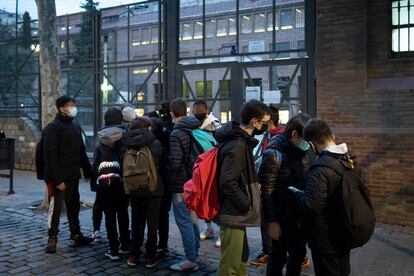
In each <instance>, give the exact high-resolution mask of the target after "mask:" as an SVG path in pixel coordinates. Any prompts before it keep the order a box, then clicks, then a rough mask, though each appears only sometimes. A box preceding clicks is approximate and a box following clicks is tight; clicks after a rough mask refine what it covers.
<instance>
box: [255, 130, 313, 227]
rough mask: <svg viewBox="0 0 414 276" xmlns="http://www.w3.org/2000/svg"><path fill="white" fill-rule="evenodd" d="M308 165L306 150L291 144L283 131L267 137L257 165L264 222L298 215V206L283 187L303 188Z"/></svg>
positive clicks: (289, 218) (288, 218)
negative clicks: (264, 149)
mask: <svg viewBox="0 0 414 276" xmlns="http://www.w3.org/2000/svg"><path fill="white" fill-rule="evenodd" d="M277 151H278V152H279V156H280V157H281V161H282V162H281V164H280V157H279V158H278V154H277ZM279 168H280V169H279ZM308 168H309V162H308V158H306V152H305V151H303V150H301V149H299V148H298V147H296V146H295V145H293V144H292V143H291V142H290V141H289V138H288V137H287V136H286V135H285V134H279V135H277V136H274V137H272V139H270V141H269V144H268V146H267V150H266V152H265V153H264V155H263V159H262V163H261V166H260V169H259V182H260V184H261V190H262V206H263V215H264V219H265V220H266V221H267V222H272V221H282V220H283V221H287V220H297V219H299V217H300V207H299V205H298V202H297V200H296V198H295V196H294V194H293V193H292V192H291V191H290V190H288V188H287V187H289V186H294V187H296V188H298V189H300V190H303V189H304V187H305V177H306V171H307V169H308Z"/></svg>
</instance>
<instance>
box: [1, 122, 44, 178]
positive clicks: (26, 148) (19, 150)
mask: <svg viewBox="0 0 414 276" xmlns="http://www.w3.org/2000/svg"><path fill="white" fill-rule="evenodd" d="M0 129H3V130H4V132H5V134H6V137H7V138H14V139H16V142H15V147H16V155H15V168H16V169H23V170H32V171H34V170H36V166H35V153H36V145H37V142H38V141H39V140H40V137H41V131H40V130H39V128H38V126H36V125H35V123H34V122H33V121H32V120H30V119H28V118H24V117H21V118H0Z"/></svg>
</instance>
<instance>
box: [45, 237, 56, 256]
mask: <svg viewBox="0 0 414 276" xmlns="http://www.w3.org/2000/svg"><path fill="white" fill-rule="evenodd" d="M56 244H57V238H56V237H49V239H48V240H47V245H46V249H45V252H46V253H48V254H53V253H56Z"/></svg>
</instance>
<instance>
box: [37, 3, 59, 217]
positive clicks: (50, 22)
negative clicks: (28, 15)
mask: <svg viewBox="0 0 414 276" xmlns="http://www.w3.org/2000/svg"><path fill="white" fill-rule="evenodd" d="M36 4H37V13H38V18H39V23H38V24H39V47H40V51H39V56H40V61H39V70H40V87H41V105H42V108H41V112H42V122H41V123H42V128H44V127H45V126H46V125H47V124H49V123H50V122H51V121H52V120H53V118H54V117H55V114H56V107H55V101H56V99H57V98H58V97H60V96H61V95H62V90H61V86H60V66H59V60H58V40H57V26H56V5H55V0H36ZM43 207H45V208H46V209H47V208H48V207H49V201H48V197H47V189H46V194H45V198H44V200H43Z"/></svg>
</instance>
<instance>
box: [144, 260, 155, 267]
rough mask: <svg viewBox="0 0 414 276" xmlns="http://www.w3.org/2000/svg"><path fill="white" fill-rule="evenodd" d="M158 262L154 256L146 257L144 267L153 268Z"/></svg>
mask: <svg viewBox="0 0 414 276" xmlns="http://www.w3.org/2000/svg"><path fill="white" fill-rule="evenodd" d="M157 264H158V260H157V259H156V258H147V259H145V267H146V268H153V267H154V266H156V265H157Z"/></svg>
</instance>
